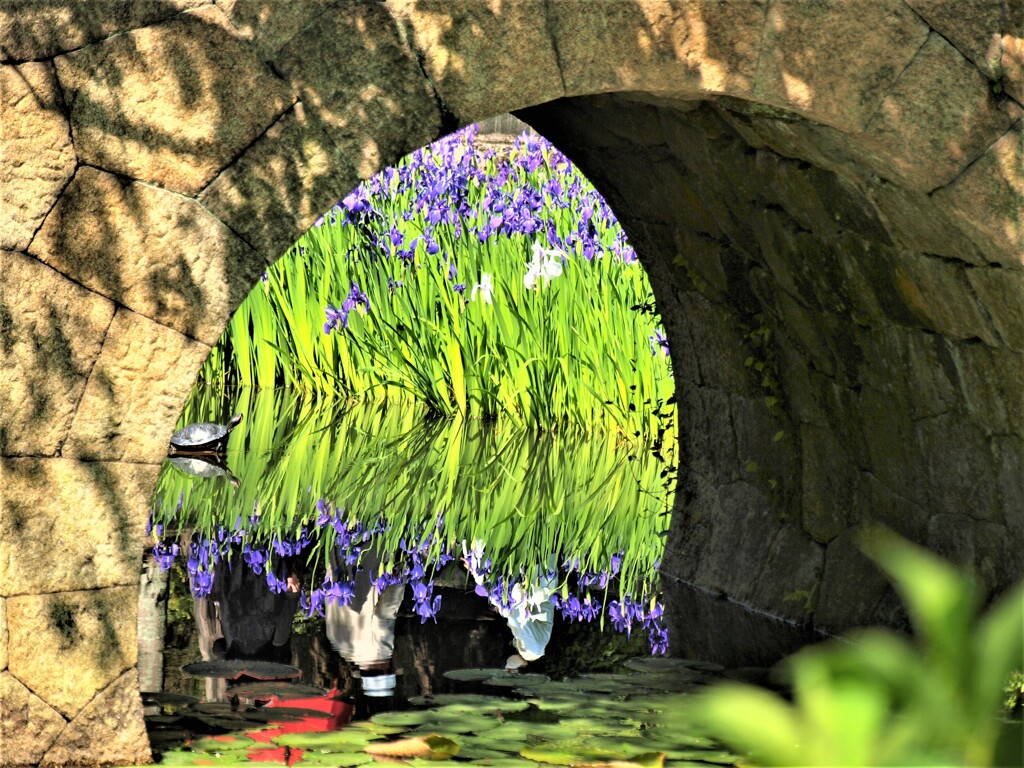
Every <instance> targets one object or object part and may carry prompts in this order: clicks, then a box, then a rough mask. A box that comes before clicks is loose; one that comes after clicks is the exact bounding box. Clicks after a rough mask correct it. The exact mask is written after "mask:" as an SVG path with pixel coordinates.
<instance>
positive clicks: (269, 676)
mask: <svg viewBox="0 0 1024 768" xmlns="http://www.w3.org/2000/svg"><path fill="white" fill-rule="evenodd" d="M181 671H182V672H184V673H185V674H187V675H194V676H195V677H223V678H227V679H228V680H235V679H237V678H239V677H242V676H243V675H245V676H246V677H252V678H255V679H256V680H277V679H281V678H290V677H298V676H299V675H300V674H302V672H301V671H300V670H299V669H298V667H293V666H291V665H290V664H277V663H275V662H272V661H246V660H242V659H229V660H224V661H194V662H192V663H191V664H186V665H185V666H183V667H182V668H181Z"/></svg>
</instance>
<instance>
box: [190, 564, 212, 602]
mask: <svg viewBox="0 0 1024 768" xmlns="http://www.w3.org/2000/svg"><path fill="white" fill-rule="evenodd" d="M212 591H213V573H212V572H210V571H207V570H206V569H205V568H204V569H200V570H197V571H196V572H195V573H193V574H192V595H193V597H206V596H207V595H209V594H210V592H212Z"/></svg>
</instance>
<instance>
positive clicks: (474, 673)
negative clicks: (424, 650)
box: [444, 667, 510, 683]
mask: <svg viewBox="0 0 1024 768" xmlns="http://www.w3.org/2000/svg"><path fill="white" fill-rule="evenodd" d="M508 674H510V673H509V672H506V671H505V670H504V669H501V668H499V667H491V668H483V667H477V668H466V669H449V670H448V671H447V672H445V673H444V676H445V677H447V678H448V679H449V680H458V681H459V682H463V683H478V682H482V681H484V680H488V679H490V678H492V677H499V676H501V675H508Z"/></svg>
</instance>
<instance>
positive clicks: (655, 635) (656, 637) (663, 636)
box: [647, 625, 668, 656]
mask: <svg viewBox="0 0 1024 768" xmlns="http://www.w3.org/2000/svg"><path fill="white" fill-rule="evenodd" d="M647 639H648V640H649V641H650V643H651V655H652V656H664V655H665V654H666V653H668V628H667V627H664V626H661V625H654V626H652V627H651V628H650V629H648V631H647Z"/></svg>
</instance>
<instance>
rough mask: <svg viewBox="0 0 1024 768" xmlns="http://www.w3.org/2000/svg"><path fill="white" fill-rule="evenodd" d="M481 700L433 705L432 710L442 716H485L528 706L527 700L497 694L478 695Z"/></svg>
mask: <svg viewBox="0 0 1024 768" xmlns="http://www.w3.org/2000/svg"><path fill="white" fill-rule="evenodd" d="M479 698H480V699H481V702H479V703H478V702H473V701H466V702H459V701H455V702H451V703H449V704H442V705H441V706H438V707H435V708H434V710H433V711H435V712H438V713H440V714H441V715H443V716H444V717H448V716H461V715H483V716H486V717H497V716H498V715H499V714H500V715H502V716H504V715H507V714H511V713H513V712H523V711H525V710H527V709H529V708H530V705H529V703H528V702H525V701H514V700H512V699H503V698H501V697H498V696H480V697H479Z"/></svg>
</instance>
